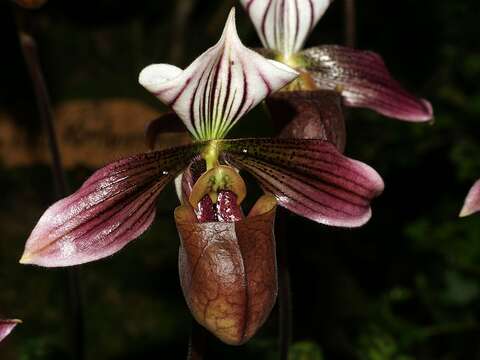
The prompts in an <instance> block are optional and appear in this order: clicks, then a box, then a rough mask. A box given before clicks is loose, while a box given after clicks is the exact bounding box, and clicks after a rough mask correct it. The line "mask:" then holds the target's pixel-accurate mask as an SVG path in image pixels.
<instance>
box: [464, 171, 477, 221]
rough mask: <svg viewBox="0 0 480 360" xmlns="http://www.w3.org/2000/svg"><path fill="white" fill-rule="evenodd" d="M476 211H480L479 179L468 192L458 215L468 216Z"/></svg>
mask: <svg viewBox="0 0 480 360" xmlns="http://www.w3.org/2000/svg"><path fill="white" fill-rule="evenodd" d="M478 211H480V180H477V181H476V182H475V184H473V186H472V188H471V189H470V191H469V192H468V195H467V198H466V199H465V203H464V204H463V208H462V211H461V212H460V216H461V217H465V216H469V215H472V214H474V213H476V212H478Z"/></svg>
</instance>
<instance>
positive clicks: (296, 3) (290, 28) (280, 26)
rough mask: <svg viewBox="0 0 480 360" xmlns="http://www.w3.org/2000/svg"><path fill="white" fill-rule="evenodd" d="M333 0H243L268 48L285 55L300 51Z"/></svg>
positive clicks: (264, 44)
mask: <svg viewBox="0 0 480 360" xmlns="http://www.w3.org/2000/svg"><path fill="white" fill-rule="evenodd" d="M332 1H333V0H240V2H241V3H242V5H243V6H244V7H245V10H246V11H247V13H248V15H249V16H250V18H251V19H252V22H253V24H254V25H255V28H256V29H257V33H258V35H259V37H260V40H261V41H262V43H263V46H265V47H266V48H269V49H272V50H276V51H278V52H280V53H281V54H282V55H283V56H284V57H285V58H287V59H288V58H289V57H290V55H292V54H294V53H296V52H298V51H300V50H301V49H302V47H303V45H304V43H305V40H306V38H307V36H308V35H309V34H310V32H311V31H312V30H313V28H314V27H315V25H316V24H317V22H318V20H320V18H321V17H322V16H323V14H324V13H325V11H326V10H327V8H328V6H329V5H330V3H331V2H332Z"/></svg>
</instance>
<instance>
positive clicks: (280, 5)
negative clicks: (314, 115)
mask: <svg viewBox="0 0 480 360" xmlns="http://www.w3.org/2000/svg"><path fill="white" fill-rule="evenodd" d="M332 1H333V0H240V2H241V3H242V5H243V6H244V8H245V10H246V11H247V13H248V15H249V16H250V18H251V20H252V22H253V24H254V25H255V28H256V30H257V33H258V35H259V37H260V40H261V41H262V44H263V46H264V47H265V48H266V50H263V51H262V53H263V54H265V55H267V56H268V57H270V58H273V59H276V60H278V61H281V62H283V63H285V64H288V65H289V66H291V67H293V68H295V69H296V70H298V71H299V72H300V76H299V78H298V80H297V81H296V82H294V83H293V84H291V85H290V86H289V87H288V88H287V90H290V91H318V90H329V91H334V92H336V93H338V94H340V95H341V98H342V100H343V104H344V105H347V106H351V107H363V108H369V109H371V110H374V111H376V112H378V113H380V114H382V115H385V116H388V117H391V118H395V119H400V120H405V121H411V122H423V121H429V120H431V119H432V117H433V111H432V107H431V105H430V103H429V102H428V101H427V100H424V99H419V98H416V97H415V96H413V95H412V94H410V93H409V92H407V91H406V90H405V89H404V88H403V87H402V86H401V85H400V84H399V83H398V82H397V81H396V80H395V79H394V78H392V76H391V75H390V73H389V71H388V70H387V68H386V66H385V63H384V62H383V60H382V58H381V57H380V56H379V55H377V54H375V53H373V52H370V51H360V50H356V49H351V48H348V47H343V46H338V45H321V46H317V47H313V48H310V49H306V50H304V49H303V46H304V44H305V41H306V38H307V36H308V35H309V34H310V32H311V31H312V30H313V28H314V27H315V25H316V24H317V22H318V21H319V20H320V18H321V17H322V16H323V14H324V13H325V11H326V10H327V8H328V6H329V5H330V3H331V2H332ZM324 93H325V92H323V93H322V92H320V93H316V94H315V96H317V97H321V96H323V94H324ZM279 94H280V93H279ZM301 96H303V97H305V98H311V97H312V95H308V94H304V93H300V94H298V95H297V96H296V98H297V101H298V100H299V97H301ZM289 100H290V99H289V98H283V101H284V102H287V103H288V102H289ZM297 105H298V104H294V105H293V107H294V108H295V107H297ZM327 116H328V115H327ZM317 120H318V119H317ZM299 121H301V122H304V119H300V120H299ZM296 127H297V128H298V129H302V127H301V126H296ZM298 129H297V131H300V130H298ZM302 131H304V130H302ZM305 133H306V135H307V136H309V137H313V135H311V134H312V133H313V132H312V131H310V132H309V131H305ZM309 134H310V135H309ZM313 134H314V133H313ZM320 134H321V135H322V136H323V135H324V134H322V133H320Z"/></svg>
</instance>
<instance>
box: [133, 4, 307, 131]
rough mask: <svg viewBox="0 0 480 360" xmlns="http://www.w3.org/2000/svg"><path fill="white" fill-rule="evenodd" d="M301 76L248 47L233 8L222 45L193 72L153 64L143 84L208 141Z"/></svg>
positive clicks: (197, 63) (195, 65) (142, 76)
mask: <svg viewBox="0 0 480 360" xmlns="http://www.w3.org/2000/svg"><path fill="white" fill-rule="evenodd" d="M297 76H298V73H297V72H296V71H295V70H293V69H290V68H289V67H288V66H286V65H283V64H281V63H279V62H276V61H273V60H267V59H265V58H263V57H262V56H261V55H259V54H257V53H256V52H254V51H252V50H250V49H248V48H246V47H245V46H244V45H243V44H242V42H241V41H240V39H239V37H238V34H237V30H236V27H235V11H234V9H232V11H231V13H230V16H229V18H228V20H227V23H226V25H225V29H224V31H223V34H222V37H221V39H220V41H219V42H218V43H217V44H216V45H215V46H213V47H212V48H210V49H209V50H207V51H206V52H205V53H204V54H203V55H201V56H200V57H199V58H198V59H197V60H195V61H194V62H193V63H192V64H191V65H190V66H189V67H188V68H187V69H185V70H184V71H181V70H180V69H178V68H174V67H172V66H167V65H151V66H149V67H147V68H145V69H144V70H143V71H142V72H141V73H140V77H139V82H140V84H142V85H143V86H144V87H145V88H147V89H148V90H149V91H151V92H152V93H154V94H155V95H156V96H157V97H158V98H159V99H160V100H161V101H162V102H164V103H165V104H167V105H169V106H171V107H172V108H173V110H174V111H175V112H176V113H177V114H178V116H179V117H180V118H181V119H182V120H183V122H184V123H185V125H186V127H187V129H188V130H189V131H190V132H191V133H192V135H193V136H194V137H195V138H196V139H201V140H208V139H219V138H223V137H224V136H225V135H226V134H227V132H228V131H229V130H230V129H231V128H232V126H233V125H234V124H235V123H236V122H237V121H238V120H239V119H240V118H241V117H242V115H244V114H245V113H246V112H248V111H249V110H250V109H252V108H253V107H254V106H255V105H257V104H258V103H259V102H261V101H262V100H263V99H264V98H265V97H267V96H268V95H270V94H271V93H272V92H275V91H277V90H279V89H281V88H282V87H284V86H285V85H286V84H288V83H289V82H290V81H292V80H293V79H295V78H296V77H297Z"/></svg>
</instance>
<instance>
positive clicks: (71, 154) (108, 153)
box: [0, 99, 159, 169]
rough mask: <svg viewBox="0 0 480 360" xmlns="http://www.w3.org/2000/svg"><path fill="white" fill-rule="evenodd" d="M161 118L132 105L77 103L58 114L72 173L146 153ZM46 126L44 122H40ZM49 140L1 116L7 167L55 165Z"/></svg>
mask: <svg viewBox="0 0 480 360" xmlns="http://www.w3.org/2000/svg"><path fill="white" fill-rule="evenodd" d="M158 116H159V112H158V111H157V110H155V109H154V108H152V107H149V106H147V105H145V104H143V103H141V102H139V101H135V100H132V99H106V100H72V101H67V102H65V103H62V104H60V105H58V106H57V107H56V108H55V125H56V130H57V135H58V139H59V144H60V149H61V152H62V162H63V164H64V166H65V167H66V168H67V169H70V168H73V167H76V166H87V167H92V168H96V167H100V166H103V165H105V164H106V163H108V162H111V161H113V160H117V159H119V158H121V157H125V156H128V155H133V154H136V153H139V152H145V151H146V150H147V149H146V146H145V140H144V129H145V126H146V124H148V123H149V122H150V121H151V120H153V119H155V118H157V117H158ZM39 121H40V120H39ZM49 161H50V156H49V152H48V148H47V142H46V137H45V136H44V134H40V135H38V136H32V135H31V134H30V135H29V134H27V132H26V131H25V130H24V129H22V128H20V127H18V125H16V124H15V120H14V118H12V117H11V116H10V115H8V114H6V113H1V112H0V162H1V164H2V165H3V166H6V167H18V166H30V165H35V164H42V163H45V164H47V163H49Z"/></svg>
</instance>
